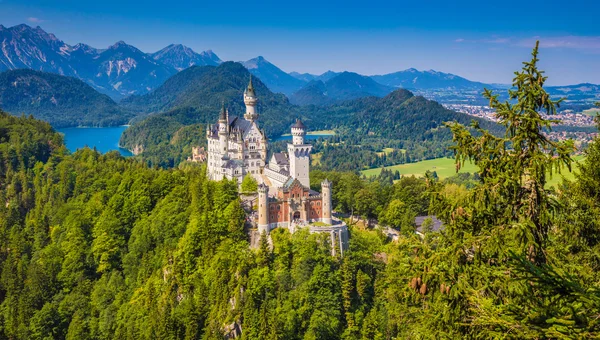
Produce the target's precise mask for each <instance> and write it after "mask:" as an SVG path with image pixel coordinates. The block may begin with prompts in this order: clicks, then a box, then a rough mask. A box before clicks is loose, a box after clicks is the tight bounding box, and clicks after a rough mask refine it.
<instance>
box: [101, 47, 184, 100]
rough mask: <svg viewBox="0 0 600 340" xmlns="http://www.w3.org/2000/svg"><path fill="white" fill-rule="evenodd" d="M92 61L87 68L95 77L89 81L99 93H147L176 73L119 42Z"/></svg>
mask: <svg viewBox="0 0 600 340" xmlns="http://www.w3.org/2000/svg"><path fill="white" fill-rule="evenodd" d="M92 60H93V63H92V64H91V65H90V67H93V68H92V70H93V72H94V74H95V75H94V77H93V78H92V79H89V80H90V81H92V82H93V83H94V84H95V85H96V86H97V87H99V88H101V89H103V90H104V91H103V92H105V91H106V92H112V90H114V91H115V92H117V93H119V94H120V95H122V96H129V95H132V94H141V93H146V92H149V91H151V90H152V89H154V88H156V87H158V86H160V85H161V84H162V83H163V82H164V81H165V80H166V79H168V78H169V77H170V76H172V75H173V74H175V73H176V72H177V71H176V70H175V69H174V68H172V67H170V66H167V65H165V64H162V63H160V62H158V61H156V60H154V58H152V57H151V56H150V55H148V54H146V53H144V52H142V51H140V50H138V49H137V48H135V47H133V46H131V45H128V44H126V43H125V42H123V41H119V42H117V43H116V44H114V45H112V46H110V47H109V48H108V49H106V50H105V51H102V52H101V53H99V54H98V55H96V56H95V57H94V58H93V59H92ZM106 92H105V93H106Z"/></svg>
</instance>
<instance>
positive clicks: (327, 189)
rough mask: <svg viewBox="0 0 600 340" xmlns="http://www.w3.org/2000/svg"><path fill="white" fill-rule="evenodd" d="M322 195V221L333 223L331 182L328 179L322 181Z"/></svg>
mask: <svg viewBox="0 0 600 340" xmlns="http://www.w3.org/2000/svg"><path fill="white" fill-rule="evenodd" d="M321 196H322V197H323V218H322V222H323V223H327V224H331V182H330V181H329V180H327V179H325V180H324V181H323V182H321Z"/></svg>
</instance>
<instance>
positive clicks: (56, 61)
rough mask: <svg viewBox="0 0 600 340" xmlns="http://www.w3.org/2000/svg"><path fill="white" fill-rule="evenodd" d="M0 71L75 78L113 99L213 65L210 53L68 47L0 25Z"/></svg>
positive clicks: (39, 33) (23, 28)
mask: <svg viewBox="0 0 600 340" xmlns="http://www.w3.org/2000/svg"><path fill="white" fill-rule="evenodd" d="M0 46H2V48H1V49H0V71H5V70H14V69H20V68H27V69H33V70H39V71H45V72H52V73H57V74H60V75H66V76H73V77H77V78H79V79H81V80H83V81H85V82H86V83H88V84H89V85H91V86H92V87H94V88H95V89H96V90H98V91H100V92H101V93H104V94H107V95H109V96H111V97H112V98H113V99H121V98H123V97H127V96H130V95H132V94H144V93H147V92H149V91H151V90H153V89H155V88H156V87H158V86H159V85H161V84H162V83H163V82H164V81H165V80H167V79H168V78H169V77H170V76H172V75H173V74H175V73H177V71H178V70H181V69H184V68H187V67H189V66H190V65H217V64H219V63H220V62H221V60H220V59H219V57H217V55H216V54H214V53H213V52H212V51H206V52H202V53H196V52H194V51H193V50H191V49H190V48H188V47H185V46H183V45H169V46H167V47H166V48H164V49H162V50H160V51H158V52H156V53H152V54H147V53H144V52H142V51H140V50H139V49H137V48H135V47H134V46H131V45H127V44H126V43H124V42H122V41H119V42H117V43H116V44H114V45H112V46H110V47H108V48H107V49H96V48H94V47H91V46H89V45H86V44H81V43H80V44H77V45H75V46H70V45H68V44H66V43H64V42H63V41H61V40H59V39H58V38H57V37H56V36H54V35H53V34H50V33H47V32H45V31H44V30H43V29H42V28H40V27H39V26H38V27H35V28H33V27H30V26H28V25H17V26H14V27H10V28H6V27H4V26H2V25H0Z"/></svg>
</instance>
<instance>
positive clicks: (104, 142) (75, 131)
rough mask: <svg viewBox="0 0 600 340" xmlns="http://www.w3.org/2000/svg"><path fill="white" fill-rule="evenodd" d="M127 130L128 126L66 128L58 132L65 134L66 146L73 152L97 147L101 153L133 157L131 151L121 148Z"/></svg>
mask: <svg viewBox="0 0 600 340" xmlns="http://www.w3.org/2000/svg"><path fill="white" fill-rule="evenodd" d="M125 129H127V126H115V127H104V128H94V127H83V128H64V129H57V131H58V132H60V133H62V134H64V136H65V144H66V145H67V149H69V150H70V151H71V152H75V151H77V149H81V148H83V147H85V146H88V147H90V148H94V147H96V150H98V151H99V152H101V153H106V152H109V151H113V150H117V151H119V152H120V153H121V155H123V156H133V155H132V153H131V152H129V150H126V149H123V148H120V147H119V139H121V134H122V133H123V131H125Z"/></svg>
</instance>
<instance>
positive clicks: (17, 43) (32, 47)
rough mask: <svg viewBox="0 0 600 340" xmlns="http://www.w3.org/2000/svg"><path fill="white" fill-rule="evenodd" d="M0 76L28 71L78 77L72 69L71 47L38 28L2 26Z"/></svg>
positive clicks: (0, 26)
mask: <svg viewBox="0 0 600 340" xmlns="http://www.w3.org/2000/svg"><path fill="white" fill-rule="evenodd" d="M0 46H1V47H2V49H1V52H2V53H0V72H1V71H6V70H13V69H19V68H28V69H34V70H40V71H46V72H53V73H58V74H62V75H70V76H73V75H77V71H76V70H75V69H74V68H73V67H72V66H71V65H70V63H69V59H70V53H71V47H70V46H69V45H67V44H65V43H64V42H63V41H61V40H59V39H58V38H56V36H54V34H50V33H46V32H45V31H44V30H43V29H41V28H40V27H39V26H38V27H35V28H32V27H30V26H27V25H17V26H13V27H10V28H6V27H4V26H2V25H0Z"/></svg>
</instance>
